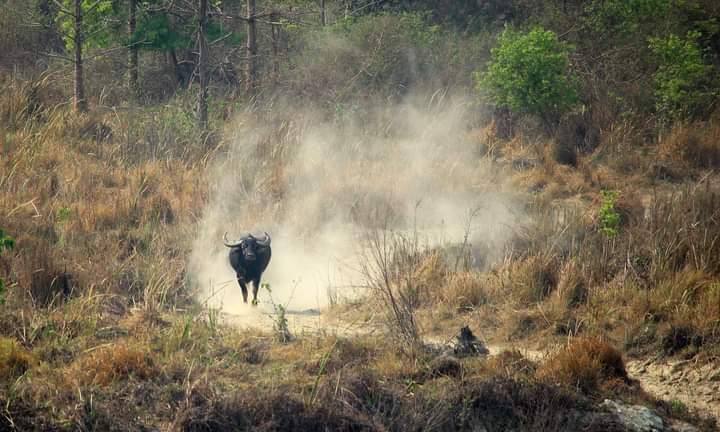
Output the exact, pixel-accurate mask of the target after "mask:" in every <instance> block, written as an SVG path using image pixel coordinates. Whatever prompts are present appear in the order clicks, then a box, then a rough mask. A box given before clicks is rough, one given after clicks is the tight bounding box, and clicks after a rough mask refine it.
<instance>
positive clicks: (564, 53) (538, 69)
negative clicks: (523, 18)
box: [475, 27, 578, 123]
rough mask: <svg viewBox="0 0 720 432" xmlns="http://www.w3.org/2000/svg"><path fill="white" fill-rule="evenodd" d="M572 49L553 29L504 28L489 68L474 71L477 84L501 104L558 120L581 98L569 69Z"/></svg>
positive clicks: (544, 117) (495, 101) (553, 120)
mask: <svg viewBox="0 0 720 432" xmlns="http://www.w3.org/2000/svg"><path fill="white" fill-rule="evenodd" d="M572 50H573V47H572V46H571V45H568V44H566V43H564V42H562V41H560V40H559V39H558V37H557V35H556V34H555V33H554V32H552V31H551V30H545V29H543V28H541V27H536V28H534V29H532V30H530V31H529V32H527V33H519V32H516V31H514V30H512V29H509V28H508V29H505V31H503V33H502V34H501V35H500V39H499V45H498V46H497V47H496V48H493V50H492V59H491V61H490V65H489V66H488V68H487V70H486V71H485V72H483V73H476V75H475V77H476V84H477V88H478V90H480V91H484V92H486V93H487V94H488V95H489V96H490V98H491V100H492V101H493V102H494V103H495V104H496V105H498V106H500V107H505V108H509V109H511V110H513V111H517V112H521V113H529V114H535V115H537V116H539V117H541V118H542V119H543V120H544V121H546V122H548V123H555V122H557V120H558V119H559V117H560V116H561V115H562V114H563V113H565V112H567V111H568V110H570V109H571V108H572V107H573V105H575V104H576V103H577V101H578V96H577V91H576V88H575V87H576V85H575V77H574V76H573V75H572V73H571V72H570V57H569V56H570V53H571V52H572Z"/></svg>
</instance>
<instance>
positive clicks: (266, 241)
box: [255, 232, 270, 246]
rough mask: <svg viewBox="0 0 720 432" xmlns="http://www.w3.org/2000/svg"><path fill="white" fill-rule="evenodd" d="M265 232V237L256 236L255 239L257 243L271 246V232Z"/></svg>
mask: <svg viewBox="0 0 720 432" xmlns="http://www.w3.org/2000/svg"><path fill="white" fill-rule="evenodd" d="M264 234H265V238H263V239H259V238H255V240H257V244H259V245H260V246H270V234H268V233H267V232H264Z"/></svg>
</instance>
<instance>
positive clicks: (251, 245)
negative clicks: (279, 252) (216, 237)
mask: <svg viewBox="0 0 720 432" xmlns="http://www.w3.org/2000/svg"><path fill="white" fill-rule="evenodd" d="M223 243H225V246H227V247H229V248H240V251H241V252H242V255H243V258H244V259H245V260H246V261H255V258H256V252H257V248H258V246H260V247H269V246H270V235H269V234H268V233H264V237H263V238H257V237H255V236H253V235H252V234H248V235H246V236H243V237H241V238H240V239H239V240H237V241H235V242H230V241H228V238H227V233H225V235H224V236H223Z"/></svg>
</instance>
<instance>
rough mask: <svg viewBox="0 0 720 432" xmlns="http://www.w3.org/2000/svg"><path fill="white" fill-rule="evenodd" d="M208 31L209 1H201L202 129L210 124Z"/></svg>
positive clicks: (199, 42)
mask: <svg viewBox="0 0 720 432" xmlns="http://www.w3.org/2000/svg"><path fill="white" fill-rule="evenodd" d="M206 30H207V0H200V10H199V11H198V46H199V50H198V51H199V55H198V77H199V79H200V94H199V95H198V107H197V119H198V126H199V127H200V129H203V130H205V129H207V124H208V70H207V69H208V67H207V66H208V61H209V58H208V57H209V54H210V53H209V50H208V46H207V40H206V39H205V33H206Z"/></svg>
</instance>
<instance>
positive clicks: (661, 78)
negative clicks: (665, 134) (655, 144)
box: [650, 32, 717, 119]
mask: <svg viewBox="0 0 720 432" xmlns="http://www.w3.org/2000/svg"><path fill="white" fill-rule="evenodd" d="M699 38H700V33H699V32H690V33H688V35H687V36H686V37H685V38H681V37H679V36H677V35H670V36H668V37H665V38H652V39H650V48H651V49H652V51H653V53H655V55H656V56H657V58H658V64H659V66H658V69H657V71H656V72H655V74H654V75H653V78H654V82H655V99H656V104H657V109H658V111H659V112H661V113H663V114H665V115H666V116H668V117H671V118H676V119H677V118H683V117H688V116H693V115H695V114H697V112H698V110H701V109H703V107H705V106H707V104H708V103H709V102H710V101H711V100H712V99H713V98H714V96H715V95H716V94H717V92H716V91H714V89H713V88H712V86H711V79H712V78H711V76H712V70H713V67H712V65H710V64H709V63H707V62H706V60H705V58H704V56H703V52H702V49H701V48H700V45H699V43H698V39H699Z"/></svg>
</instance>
